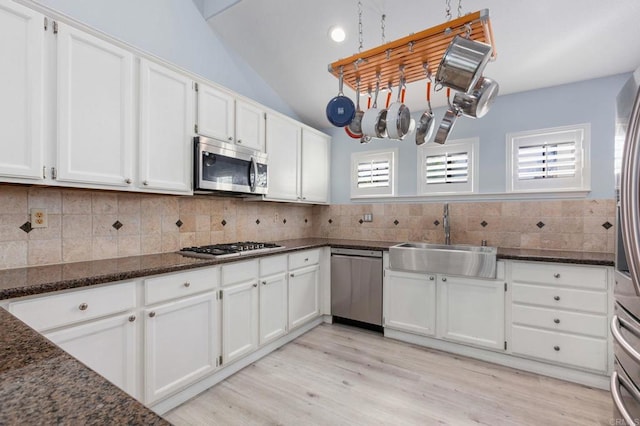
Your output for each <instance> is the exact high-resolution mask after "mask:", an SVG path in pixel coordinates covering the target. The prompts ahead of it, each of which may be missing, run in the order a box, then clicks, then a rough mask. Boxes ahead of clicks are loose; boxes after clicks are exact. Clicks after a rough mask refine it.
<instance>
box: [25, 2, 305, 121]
mask: <svg viewBox="0 0 640 426" xmlns="http://www.w3.org/2000/svg"><path fill="white" fill-rule="evenodd" d="M35 2H37V3H40V4H42V5H44V6H47V7H50V8H51V9H54V10H56V11H58V12H60V13H63V14H65V15H67V16H69V17H71V18H74V19H76V20H78V21H81V22H83V23H84V24H87V25H89V26H91V27H94V28H96V29H98V30H100V31H103V32H105V33H107V34H109V35H111V36H113V37H115V38H117V39H119V40H122V41H124V42H127V43H129V44H131V45H133V46H135V47H137V48H139V49H142V50H144V51H146V52H149V53H151V54H154V55H156V56H159V57H161V58H163V59H165V60H167V61H169V62H172V63H174V64H176V65H178V66H180V67H182V68H185V69H187V70H189V71H191V72H194V73H197V74H199V75H201V76H203V77H205V78H207V79H209V80H212V81H214V82H216V83H219V84H221V85H223V86H225V87H227V88H229V89H232V90H234V91H236V92H238V93H240V94H242V95H244V96H247V97H248V98H251V99H253V100H255V101H258V102H260V103H261V104H263V105H266V106H268V107H270V108H273V109H274V110H276V111H279V112H281V113H283V114H286V115H289V116H290V117H293V118H295V119H298V117H297V116H296V114H295V113H294V112H293V110H292V109H291V108H290V107H289V106H288V105H287V104H286V103H285V102H284V101H283V100H282V98H280V97H279V96H278V94H277V93H276V92H275V91H274V90H273V89H272V88H271V87H270V86H269V85H268V84H267V83H266V82H265V81H264V80H263V79H262V78H261V77H260V76H259V75H258V74H257V73H256V72H255V71H254V70H253V69H252V68H251V67H249V65H248V64H247V63H246V62H245V61H244V60H242V58H240V57H239V56H238V55H237V54H236V53H235V52H233V51H232V50H231V49H229V48H227V47H226V46H225V44H224V42H223V41H222V40H221V39H220V38H219V37H217V36H216V34H215V33H214V32H213V31H212V30H211V28H210V27H209V26H208V25H207V23H206V22H205V20H204V18H203V16H202V15H201V13H200V11H199V10H198V6H199V5H200V3H198V6H197V5H196V4H194V3H193V2H192V1H188V0H90V1H88V0H35Z"/></svg>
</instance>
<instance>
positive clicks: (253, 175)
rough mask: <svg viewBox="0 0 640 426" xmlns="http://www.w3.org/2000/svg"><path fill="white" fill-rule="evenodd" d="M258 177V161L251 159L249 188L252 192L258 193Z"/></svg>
mask: <svg viewBox="0 0 640 426" xmlns="http://www.w3.org/2000/svg"><path fill="white" fill-rule="evenodd" d="M257 175H258V165H257V164H256V160H255V159H254V158H253V157H251V164H250V165H249V187H250V189H251V192H256V177H257Z"/></svg>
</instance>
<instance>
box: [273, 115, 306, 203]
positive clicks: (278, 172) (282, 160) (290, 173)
mask: <svg viewBox="0 0 640 426" xmlns="http://www.w3.org/2000/svg"><path fill="white" fill-rule="evenodd" d="M301 136H302V134H301V129H300V126H299V125H298V124H297V123H295V122H294V121H292V120H289V119H286V118H284V117H280V116H279V115H275V114H267V154H268V155H269V168H268V173H269V176H268V185H269V193H268V195H267V196H266V198H267V199H274V200H285V201H298V200H299V199H300V198H299V195H298V194H299V193H300V189H299V188H300V187H299V182H300V178H299V174H298V173H299V168H298V164H299V162H300V154H301V153H300V140H301Z"/></svg>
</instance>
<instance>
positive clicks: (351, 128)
mask: <svg viewBox="0 0 640 426" xmlns="http://www.w3.org/2000/svg"><path fill="white" fill-rule="evenodd" d="M363 115H364V111H363V110H361V109H360V78H358V79H356V115H355V116H354V117H353V120H351V123H349V125H347V126H345V128H344V131H345V132H347V134H348V135H349V136H350V137H352V138H354V139H359V138H361V137H362V116H363Z"/></svg>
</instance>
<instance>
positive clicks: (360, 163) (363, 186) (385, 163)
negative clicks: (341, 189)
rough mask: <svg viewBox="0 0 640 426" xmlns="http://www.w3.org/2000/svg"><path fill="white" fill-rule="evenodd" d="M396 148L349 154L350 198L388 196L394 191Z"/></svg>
mask: <svg viewBox="0 0 640 426" xmlns="http://www.w3.org/2000/svg"><path fill="white" fill-rule="evenodd" d="M397 159H398V149H397V148H393V149H390V150H384V151H364V152H354V153H352V154H351V198H367V197H388V196H393V195H395V193H396V188H397V178H396V177H397V175H398V173H397V170H396V163H397Z"/></svg>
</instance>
